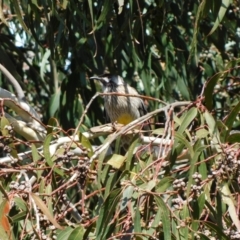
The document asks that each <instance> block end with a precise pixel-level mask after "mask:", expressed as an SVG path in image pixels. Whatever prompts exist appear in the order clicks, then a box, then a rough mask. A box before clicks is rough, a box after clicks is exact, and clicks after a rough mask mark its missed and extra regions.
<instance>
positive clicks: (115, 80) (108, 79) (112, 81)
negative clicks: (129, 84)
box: [90, 74, 124, 89]
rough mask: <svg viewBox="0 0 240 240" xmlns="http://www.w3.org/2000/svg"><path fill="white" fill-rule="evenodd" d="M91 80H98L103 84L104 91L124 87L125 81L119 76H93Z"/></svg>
mask: <svg viewBox="0 0 240 240" xmlns="http://www.w3.org/2000/svg"><path fill="white" fill-rule="evenodd" d="M90 79H96V80H98V81H100V82H101V84H102V87H103V89H105V88H106V87H117V86H121V85H124V80H123V78H122V77H120V76H118V75H110V74H104V75H101V76H93V77H90Z"/></svg>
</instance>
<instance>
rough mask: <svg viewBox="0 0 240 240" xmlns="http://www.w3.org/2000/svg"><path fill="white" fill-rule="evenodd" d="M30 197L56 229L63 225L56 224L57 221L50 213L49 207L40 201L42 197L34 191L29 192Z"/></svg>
mask: <svg viewBox="0 0 240 240" xmlns="http://www.w3.org/2000/svg"><path fill="white" fill-rule="evenodd" d="M30 195H31V197H32V199H33V200H34V202H35V204H36V205H37V206H38V208H39V209H41V211H42V213H43V214H44V215H45V216H46V217H47V218H48V220H49V221H50V222H51V223H52V224H53V225H54V226H55V227H56V228H58V229H62V228H63V227H62V226H60V225H59V224H58V222H57V221H56V220H55V218H54V217H53V216H52V214H51V213H50V211H49V209H48V208H47V206H46V205H45V203H44V202H43V201H42V199H41V198H40V197H39V196H37V195H36V194H34V193H30Z"/></svg>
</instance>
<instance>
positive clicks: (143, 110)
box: [138, 101, 151, 130]
mask: <svg viewBox="0 0 240 240" xmlns="http://www.w3.org/2000/svg"><path fill="white" fill-rule="evenodd" d="M138 110H139V112H140V117H141V116H144V115H146V114H147V113H148V111H147V108H146V106H145V104H144V102H143V101H141V105H140V107H139V108H138ZM143 129H144V130H151V125H150V121H149V120H148V121H147V122H145V123H144V127H143Z"/></svg>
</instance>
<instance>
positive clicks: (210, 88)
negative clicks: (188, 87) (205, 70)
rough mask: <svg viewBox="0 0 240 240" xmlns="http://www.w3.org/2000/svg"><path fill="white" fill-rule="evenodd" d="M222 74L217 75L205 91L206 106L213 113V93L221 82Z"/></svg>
mask: <svg viewBox="0 0 240 240" xmlns="http://www.w3.org/2000/svg"><path fill="white" fill-rule="evenodd" d="M221 76H222V73H221V72H220V73H217V74H215V75H214V76H213V77H212V78H210V80H209V81H208V82H207V84H206V87H205V90H204V97H205V105H206V107H207V109H208V110H209V111H212V108H213V91H214V88H215V86H216V84H217V82H218V81H219V79H220V77H221Z"/></svg>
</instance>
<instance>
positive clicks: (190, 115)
mask: <svg viewBox="0 0 240 240" xmlns="http://www.w3.org/2000/svg"><path fill="white" fill-rule="evenodd" d="M197 113H198V110H197V108H195V107H192V108H191V109H190V110H189V111H188V112H187V113H186V114H185V116H184V118H183V120H182V124H181V125H180V127H179V129H178V133H180V134H181V133H183V132H184V131H185V130H186V129H187V127H188V126H189V124H190V123H192V121H193V119H194V118H195V117H196V116H197Z"/></svg>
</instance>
